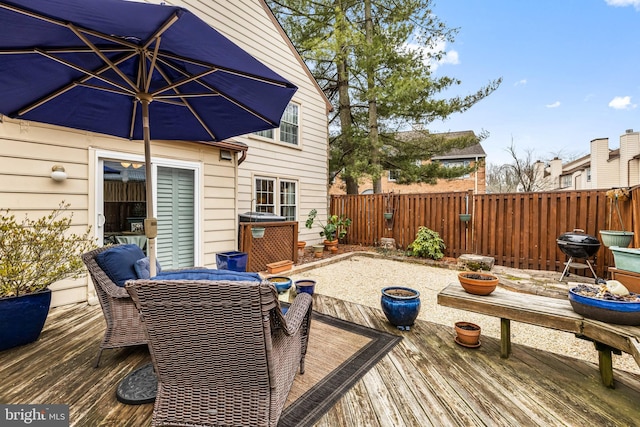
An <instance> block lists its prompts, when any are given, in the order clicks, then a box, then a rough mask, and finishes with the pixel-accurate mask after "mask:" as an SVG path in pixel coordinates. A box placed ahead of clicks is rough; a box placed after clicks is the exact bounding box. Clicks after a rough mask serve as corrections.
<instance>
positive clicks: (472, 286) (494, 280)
mask: <svg viewBox="0 0 640 427" xmlns="http://www.w3.org/2000/svg"><path fill="white" fill-rule="evenodd" d="M458 280H459V281H460V285H462V287H463V288H464V290H465V291H467V292H469V293H470V294H474V295H489V294H490V293H491V292H493V291H494V290H495V289H496V286H498V281H499V279H498V276H495V275H493V274H490V273H480V272H475V271H463V272H461V273H458Z"/></svg>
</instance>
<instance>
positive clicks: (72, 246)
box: [0, 202, 96, 298]
mask: <svg viewBox="0 0 640 427" xmlns="http://www.w3.org/2000/svg"><path fill="white" fill-rule="evenodd" d="M68 207H69V205H68V204H64V202H62V203H60V206H59V207H58V208H57V209H54V210H53V211H52V212H51V213H50V214H49V215H46V216H44V217H42V218H39V219H35V220H32V219H29V218H28V217H27V216H26V215H25V217H24V219H22V221H17V220H16V217H15V215H13V214H11V213H10V212H9V209H1V210H0V298H2V297H10V296H18V295H22V294H28V293H32V292H38V291H42V290H44V289H46V288H47V287H48V286H49V285H51V284H52V283H54V282H57V281H59V280H62V279H66V278H69V277H78V276H79V275H80V274H81V273H82V272H83V271H84V264H83V262H82V259H81V258H80V254H82V253H84V252H87V251H89V250H91V249H93V248H95V247H96V245H95V241H94V239H93V238H92V237H91V236H90V234H89V233H90V228H88V229H87V230H86V232H85V233H84V234H83V235H81V236H80V235H76V234H71V233H69V232H68V230H69V228H70V227H71V217H72V215H71V216H68V217H64V218H60V217H61V216H62V214H63V213H64V211H66V209H67V208H68Z"/></svg>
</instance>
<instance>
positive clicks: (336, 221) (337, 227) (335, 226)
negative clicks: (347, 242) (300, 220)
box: [305, 209, 351, 249]
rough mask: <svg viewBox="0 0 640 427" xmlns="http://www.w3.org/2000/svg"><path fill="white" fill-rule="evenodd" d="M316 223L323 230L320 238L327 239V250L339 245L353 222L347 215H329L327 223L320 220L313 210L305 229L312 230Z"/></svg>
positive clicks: (316, 212)
mask: <svg viewBox="0 0 640 427" xmlns="http://www.w3.org/2000/svg"><path fill="white" fill-rule="evenodd" d="M316 223H317V224H318V225H319V226H320V228H321V229H322V231H320V236H322V237H324V239H325V241H324V244H325V249H329V247H330V246H332V245H337V244H338V240H339V239H342V238H343V237H344V236H346V235H347V229H348V228H349V226H351V220H350V219H349V218H347V217H346V216H345V215H329V217H328V218H327V221H326V222H322V221H321V220H319V219H318V211H317V210H316V209H312V210H311V212H309V216H308V217H307V221H306V222H305V227H307V228H309V229H310V228H312V227H313V224H316Z"/></svg>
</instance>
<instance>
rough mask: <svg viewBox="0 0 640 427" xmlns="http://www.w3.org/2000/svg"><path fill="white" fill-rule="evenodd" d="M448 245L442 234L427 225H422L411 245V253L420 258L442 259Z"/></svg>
mask: <svg viewBox="0 0 640 427" xmlns="http://www.w3.org/2000/svg"><path fill="white" fill-rule="evenodd" d="M445 247H446V246H445V245H444V241H443V240H442V239H441V238H440V235H439V234H438V233H437V232H436V231H433V230H431V229H429V228H427V227H425V226H421V227H420V228H419V229H418V233H417V234H416V240H414V241H413V242H412V243H411V244H410V245H409V248H408V249H409V255H411V256H417V257H420V258H430V259H436V260H437V259H440V258H442V257H443V256H444V252H442V251H443V250H444V248H445Z"/></svg>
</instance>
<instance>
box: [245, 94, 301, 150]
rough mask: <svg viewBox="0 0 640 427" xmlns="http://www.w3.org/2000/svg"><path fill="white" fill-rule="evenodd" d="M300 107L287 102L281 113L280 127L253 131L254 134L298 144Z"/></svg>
mask: <svg viewBox="0 0 640 427" xmlns="http://www.w3.org/2000/svg"><path fill="white" fill-rule="evenodd" d="M299 121H300V107H299V106H298V105H297V104H293V103H289V105H287V108H286V109H285V110H284V113H283V114H282V119H281V120H280V128H278V129H268V130H263V131H260V132H254V133H253V134H254V135H257V136H261V137H263V138H267V139H272V140H277V141H280V142H284V143H285V144H291V145H298V143H299V140H300V123H299Z"/></svg>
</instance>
